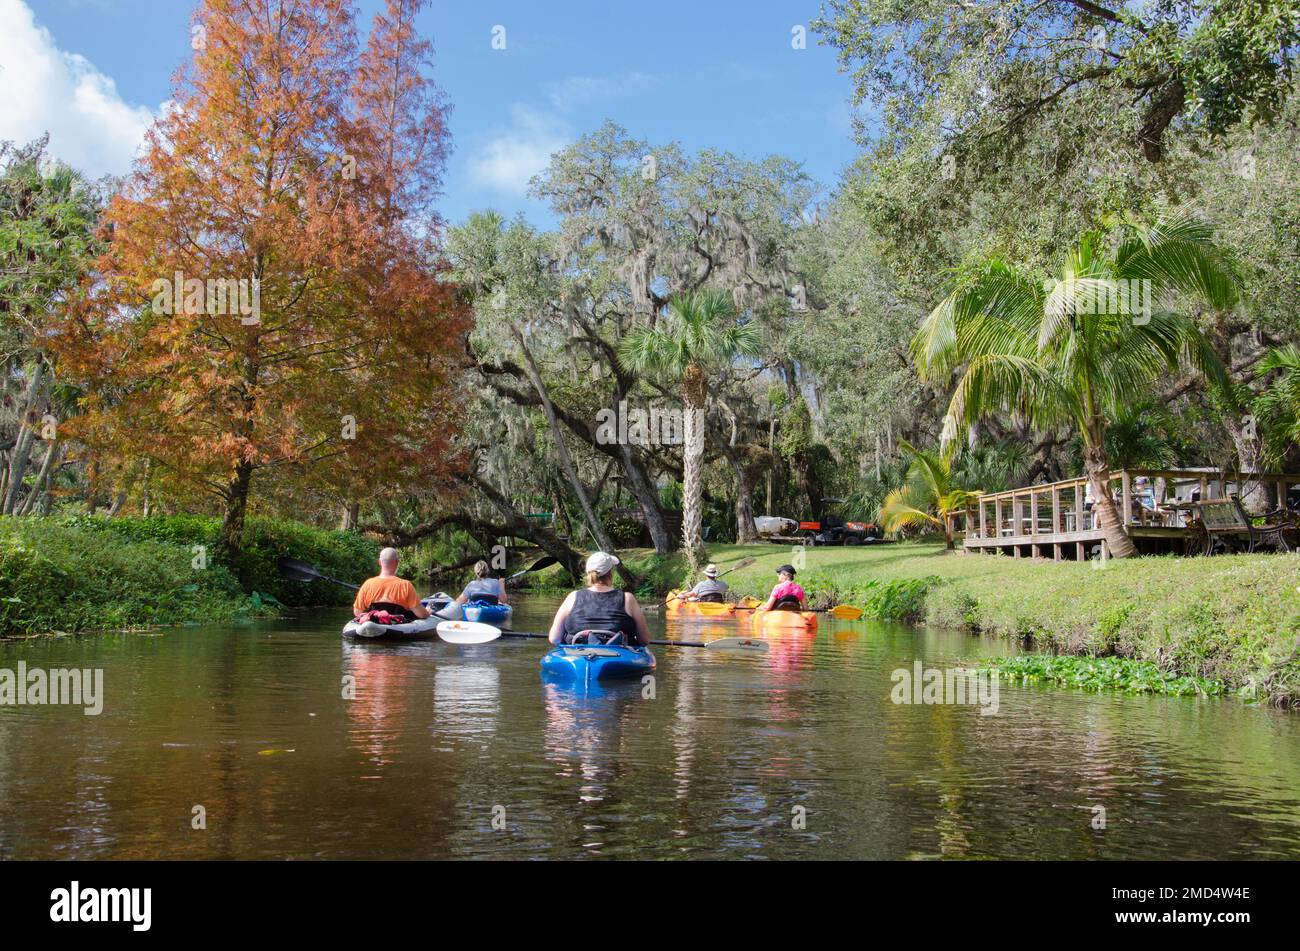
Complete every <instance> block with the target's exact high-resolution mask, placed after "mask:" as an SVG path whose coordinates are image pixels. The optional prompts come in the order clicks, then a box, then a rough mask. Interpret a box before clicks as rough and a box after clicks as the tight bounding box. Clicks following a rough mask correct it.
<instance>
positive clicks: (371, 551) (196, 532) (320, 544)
mask: <svg viewBox="0 0 1300 951" xmlns="http://www.w3.org/2000/svg"><path fill="white" fill-rule="evenodd" d="M59 522H60V524H62V525H64V526H66V527H68V528H69V529H72V530H75V531H81V532H84V533H87V534H100V535H103V534H110V535H115V536H117V537H119V538H122V539H128V540H131V541H154V542H161V543H166V544H170V545H174V546H179V547H181V548H183V549H184V550H185V552H186V558H187V561H188V560H189V559H190V558H193V557H194V552H193V547H194V546H195V545H203V546H205V547H206V549H207V556H208V557H209V558H210V557H211V556H212V552H213V551H214V549H215V547H216V543H217V534H218V532H219V531H220V529H221V520H220V519H219V518H216V517H213V516H205V515H156V516H151V517H150V518H108V517H106V516H102V515H75V516H68V517H66V518H63V519H60V520H59ZM377 554H378V548H377V547H376V546H375V544H374V543H373V542H371V541H368V540H367V539H365V538H363V537H362V536H360V535H357V534H355V533H353V532H340V531H327V530H324V529H319V528H313V527H312V526H310V525H304V524H303V523H301V522H295V521H292V520H290V519H270V518H261V517H254V518H250V519H249V520H248V523H247V525H246V527H245V530H244V548H243V552H242V553H241V554H240V557H239V560H238V562H237V563H236V564H234V565H227V566H225V567H226V568H228V569H230V570H231V572H232V573H233V575H234V576H235V577H237V578H238V579H240V581H241V582H242V583H243V585H244V586H245V587H246V588H247V589H248V590H249V592H250V593H256V594H257V595H258V596H259V597H260V596H265V595H270V596H271V598H272V599H273V600H275V601H279V602H280V603H281V604H285V605H290V606H298V607H303V606H314V605H324V604H346V603H348V602H350V601H351V599H352V595H350V594H349V593H348V591H347V589H346V588H343V587H341V586H339V585H334V584H330V583H329V582H328V581H313V582H311V583H310V584H303V583H302V582H299V581H287V580H285V579H284V578H283V577H281V576H280V571H279V568H277V567H276V560H277V559H278V558H280V556H282V555H288V556H290V557H292V558H297V559H299V560H301V561H305V562H307V563H308V564H311V565H313V566H315V567H316V568H318V569H319V570H320V571H321V572H322V573H323V574H326V575H329V576H330V577H331V578H337V579H338V580H339V581H349V582H352V583H353V584H360V583H361V582H362V581H363V580H365V579H366V578H368V577H369V576H370V575H372V574H374V573H375V557H376V555H377Z"/></svg>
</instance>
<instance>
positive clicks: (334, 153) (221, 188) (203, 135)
mask: <svg viewBox="0 0 1300 951" xmlns="http://www.w3.org/2000/svg"><path fill="white" fill-rule="evenodd" d="M421 6H422V0H389V2H388V4H387V8H386V10H385V11H384V12H383V13H381V14H379V15H378V16H376V18H375V20H374V22H373V24H372V27H371V31H370V34H369V36H368V39H367V41H366V43H365V44H364V46H363V47H360V48H359V44H358V38H357V29H356V24H355V22H354V15H353V4H352V3H351V2H345V0H312V2H300V3H292V4H290V3H279V2H274V0H206V2H204V3H203V4H202V5H201V6H200V8H199V10H198V11H197V13H196V14H195V21H194V22H195V27H196V29H195V32H194V36H195V44H194V45H195V47H196V49H195V51H194V59H193V62H192V63H190V64H188V65H187V66H186V67H184V68H182V69H181V70H180V71H179V72H178V74H177V77H176V81H175V92H174V97H173V99H174V101H173V105H172V107H171V108H170V110H169V111H168V112H167V114H166V115H165V116H164V117H163V118H162V119H161V120H159V122H158V123H157V124H156V125H155V127H154V128H153V129H152V130H151V131H150V133H149V136H148V141H147V145H146V153H145V154H144V156H143V157H142V158H141V159H140V161H139V162H138V163H137V167H136V169H135V172H134V174H133V175H132V176H131V177H130V178H129V180H128V181H127V182H126V183H125V184H124V186H123V188H122V190H121V192H120V193H119V194H118V195H117V196H116V197H115V198H114V200H113V201H112V202H111V204H110V206H109V208H108V210H107V213H106V216H105V226H106V234H107V235H108V236H109V238H110V244H109V250H108V252H107V253H106V254H105V255H104V257H103V258H102V259H101V260H100V262H99V274H98V275H97V280H96V282H95V286H94V289H93V291H92V292H91V293H90V295H89V296H88V299H87V300H86V301H85V303H84V305H83V307H82V308H81V309H80V312H79V314H78V319H77V320H76V321H74V322H72V323H71V324H70V325H69V327H68V328H67V332H66V333H64V334H62V335H61V337H60V339H59V341H58V345H57V349H58V353H59V358H60V362H61V366H62V367H63V368H64V371H65V372H69V371H71V372H72V373H73V374H74V375H76V376H79V377H80V378H82V379H84V380H86V381H87V387H88V393H87V398H86V400H85V404H84V409H85V413H84V415H83V417H82V418H81V420H79V421H78V423H77V424H76V425H77V428H78V433H77V434H78V435H79V436H80V437H81V438H83V439H84V440H86V441H88V442H89V443H90V444H91V445H92V447H93V448H96V449H98V450H100V451H106V452H109V453H112V454H114V455H116V456H117V457H119V458H131V459H146V460H149V461H150V463H151V466H150V471H151V472H152V473H153V474H154V478H156V479H159V480H161V481H162V482H164V483H170V484H175V487H176V488H177V490H181V489H182V486H188V487H190V488H195V487H201V488H202V489H203V490H204V491H206V492H208V493H211V494H213V495H215V496H217V497H218V498H219V499H221V500H222V502H223V503H224V506H223V507H224V510H225V512H226V518H227V523H228V524H227V531H226V532H225V533H224V534H225V535H227V536H231V538H232V539H233V540H234V542H235V544H237V533H238V531H239V530H240V529H241V528H242V520H243V516H244V512H245V511H246V508H247V501H248V499H249V497H250V494H251V493H252V492H253V491H254V487H255V486H256V484H257V483H258V481H259V480H263V479H275V480H277V485H276V488H277V490H283V488H284V486H283V485H282V484H281V483H283V482H284V481H286V480H288V481H291V482H294V481H296V482H301V483H302V484H303V485H304V486H308V485H310V487H311V488H312V489H313V490H314V491H315V492H320V491H326V492H327V493H328V494H331V495H336V496H337V497H338V498H339V499H340V500H355V499H359V498H367V497H369V494H370V493H371V492H374V491H377V490H379V489H381V488H382V487H384V486H391V485H393V484H395V483H400V484H401V485H402V487H403V489H404V490H407V491H409V490H418V489H420V488H421V487H427V488H429V489H434V488H436V487H437V486H438V484H439V483H440V482H441V481H442V478H443V476H445V474H446V466H447V465H448V464H449V463H448V460H449V458H450V456H449V453H447V452H446V451H445V450H446V446H447V444H448V441H449V439H450V438H451V436H452V435H453V434H454V430H455V425H454V422H455V405H454V404H455V400H454V398H453V396H452V393H451V381H452V378H453V376H454V374H455V372H456V370H457V368H458V366H459V365H460V363H461V361H462V358H460V357H458V356H457V355H458V354H463V352H464V350H463V346H462V344H461V338H462V336H463V334H464V333H465V331H466V330H467V329H468V323H469V320H470V315H469V312H468V309H467V308H466V307H465V306H463V305H462V304H461V303H460V302H459V301H458V298H457V296H456V289H455V288H454V286H452V285H450V284H448V283H445V282H444V281H442V280H440V278H441V277H442V276H443V274H444V272H445V265H444V263H443V261H442V260H441V258H440V256H439V254H438V252H437V249H436V247H435V243H434V242H435V239H436V237H437V231H438V227H439V224H440V223H439V221H438V220H437V218H436V216H435V215H434V214H433V212H432V211H431V203H432V201H433V200H434V199H435V198H436V196H437V194H438V190H439V187H440V184H441V174H442V169H443V164H444V161H445V157H446V154H447V149H448V136H447V130H446V113H447V107H446V105H445V103H444V101H443V99H442V97H441V94H440V93H439V91H438V90H437V88H436V86H434V85H433V83H432V82H431V81H430V80H429V79H428V78H427V77H428V70H429V66H430V56H431V51H430V47H429V45H428V44H427V43H426V42H425V41H423V40H421V39H420V38H419V36H418V35H417V33H416V32H415V29H414V23H413V21H414V17H415V14H416V13H417V12H418V11H419V9H420V7H421ZM178 285H179V286H178ZM236 291H242V292H243V293H242V294H240V293H236ZM253 292H255V293H253ZM232 300H234V301H237V302H239V304H240V305H242V306H231V301H232ZM250 301H255V304H256V306H255V307H251V308H250V306H249V302H250ZM250 310H252V311H255V313H250Z"/></svg>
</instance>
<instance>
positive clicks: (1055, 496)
mask: <svg viewBox="0 0 1300 951" xmlns="http://www.w3.org/2000/svg"><path fill="white" fill-rule="evenodd" d="M1052 534H1053V535H1059V534H1061V490H1060V488H1059V487H1058V486H1055V485H1054V486H1052ZM1056 555H1057V558H1056V560H1057V561H1060V560H1061V558H1060V555H1061V553H1060V551H1057V553H1056Z"/></svg>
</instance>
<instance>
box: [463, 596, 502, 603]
mask: <svg viewBox="0 0 1300 951" xmlns="http://www.w3.org/2000/svg"><path fill="white" fill-rule="evenodd" d="M469 603H470V604H500V603H501V601H500V599H499V598H497V596H496V595H495V594H476V595H474V597H472V598H470V599H469Z"/></svg>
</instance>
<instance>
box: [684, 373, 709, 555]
mask: <svg viewBox="0 0 1300 951" xmlns="http://www.w3.org/2000/svg"><path fill="white" fill-rule="evenodd" d="M706 382H707V381H706V380H705V377H704V371H703V370H701V369H700V368H699V367H697V366H690V367H687V369H686V373H685V374H684V376H683V378H682V396H683V400H682V402H683V404H684V405H685V408H686V418H685V419H684V420H683V426H682V430H683V436H684V440H683V446H682V547H683V549H684V550H685V551H686V560H687V563H688V564H689V565H690V570H691V574H692V575H694V574H695V573H696V572H698V571H699V567H700V564H701V563H702V561H703V559H704V531H703V526H704V512H703V507H702V506H703V489H704V487H703V481H704V480H703V475H704V472H703V469H704V399H705V397H704V393H705V385H706Z"/></svg>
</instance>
